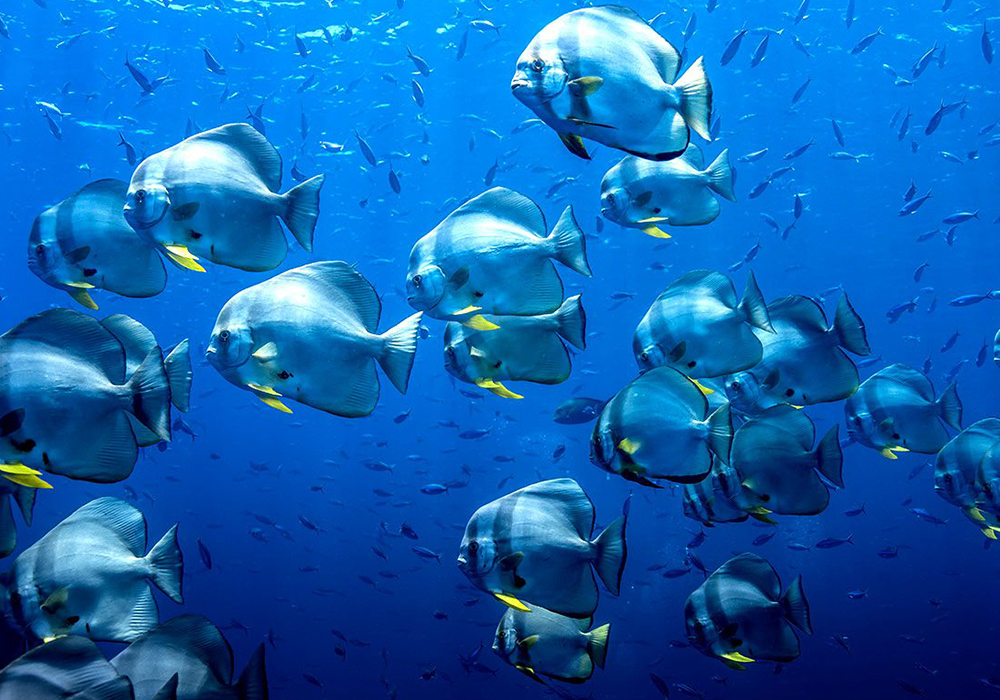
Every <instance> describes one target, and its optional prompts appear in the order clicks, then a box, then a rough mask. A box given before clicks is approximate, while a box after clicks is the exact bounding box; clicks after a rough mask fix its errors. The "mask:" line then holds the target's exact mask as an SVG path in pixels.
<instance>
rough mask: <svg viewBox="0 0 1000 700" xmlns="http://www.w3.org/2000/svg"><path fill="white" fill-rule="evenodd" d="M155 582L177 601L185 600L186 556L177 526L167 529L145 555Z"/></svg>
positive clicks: (169, 596)
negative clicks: (181, 545) (178, 540)
mask: <svg viewBox="0 0 1000 700" xmlns="http://www.w3.org/2000/svg"><path fill="white" fill-rule="evenodd" d="M145 562H146V565H147V566H148V567H149V572H150V578H151V579H152V580H153V584H154V585H155V586H156V587H157V588H159V589H160V590H161V591H163V593H164V594H165V595H166V596H167V597H168V598H170V600H172V601H174V602H175V603H183V602H184V594H183V593H182V592H181V586H182V583H183V580H184V556H183V555H182V554H181V548H180V546H178V544H177V526H176V525H174V526H173V527H172V528H170V529H169V530H167V532H166V534H165V535H163V537H161V538H160V541H159V542H157V543H156V544H155V545H153V548H152V549H151V550H149V554H147V555H146V557H145Z"/></svg>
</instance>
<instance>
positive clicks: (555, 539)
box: [458, 479, 628, 618]
mask: <svg viewBox="0 0 1000 700" xmlns="http://www.w3.org/2000/svg"><path fill="white" fill-rule="evenodd" d="M623 511H624V512H623V515H622V517H620V518H618V519H617V520H615V521H614V522H612V523H611V524H610V525H608V527H607V528H606V529H605V530H604V532H602V533H601V534H600V535H599V536H598V537H597V538H596V539H592V531H593V529H594V504H593V503H591V502H590V499H589V498H588V497H587V494H586V493H584V491H583V489H582V488H580V485H579V484H577V483H576V482H575V481H574V480H573V479H552V480H550V481H540V482H538V483H537V484H532V485H531V486H526V487H525V488H523V489H520V490H518V491H515V492H514V493H511V494H508V495H506V496H503V497H501V498H498V499H497V500H495V501H493V502H491V503H487V504H486V505H485V506H483V507H481V508H480V509H479V510H477V511H476V512H475V513H474V514H473V516H472V518H470V520H469V523H468V525H467V526H466V528H465V536H464V537H463V538H462V545H461V549H460V550H459V556H458V567H459V569H461V570H462V572H463V573H464V574H465V575H466V576H467V577H468V578H469V580H470V581H471V582H472V583H473V584H474V585H475V586H476V587H477V588H479V589H481V590H483V591H485V592H487V593H492V594H493V595H494V596H495V597H496V598H497V599H499V600H500V601H501V602H502V603H504V604H505V605H507V606H508V607H511V608H514V609H515V610H521V611H522V612H527V611H530V610H531V609H532V605H540V606H542V607H543V608H545V609H547V610H551V611H552V612H556V613H559V614H561V615H567V616H569V617H576V618H584V617H590V616H591V615H593V613H594V610H595V609H597V583H596V582H595V581H594V575H593V573H592V571H591V567H593V569H595V570H596V571H597V575H598V576H599V577H600V579H601V581H603V582H604V585H605V587H606V588H607V589H608V590H609V591H610V592H611V593H612V594H614V595H618V592H619V591H620V589H621V579H622V573H623V572H624V570H625V554H626V547H625V524H626V521H627V519H628V501H626V502H625V508H624V509H623Z"/></svg>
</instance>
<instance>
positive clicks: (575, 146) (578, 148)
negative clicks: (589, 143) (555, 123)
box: [559, 134, 590, 160]
mask: <svg viewBox="0 0 1000 700" xmlns="http://www.w3.org/2000/svg"><path fill="white" fill-rule="evenodd" d="M559 138H560V139H561V140H562V142H563V145H564V146H566V148H567V149H569V152H570V153H572V154H573V155H575V156H579V157H580V158H583V159H584V160H590V155H589V154H588V153H587V148H586V147H585V146H584V145H583V139H581V138H580V137H579V136H577V135H576V134H559Z"/></svg>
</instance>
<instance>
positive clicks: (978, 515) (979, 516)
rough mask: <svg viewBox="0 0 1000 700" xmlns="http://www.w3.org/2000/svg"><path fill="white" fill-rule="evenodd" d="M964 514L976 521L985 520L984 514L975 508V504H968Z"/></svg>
mask: <svg viewBox="0 0 1000 700" xmlns="http://www.w3.org/2000/svg"><path fill="white" fill-rule="evenodd" d="M965 514H966V515H968V516H969V517H970V518H972V519H973V520H976V521H978V522H985V520H986V516H985V515H983V513H982V511H981V510H979V509H978V508H976V507H975V506H969V507H968V508H966V509H965Z"/></svg>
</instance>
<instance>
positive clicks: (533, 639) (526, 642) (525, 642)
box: [518, 634, 539, 650]
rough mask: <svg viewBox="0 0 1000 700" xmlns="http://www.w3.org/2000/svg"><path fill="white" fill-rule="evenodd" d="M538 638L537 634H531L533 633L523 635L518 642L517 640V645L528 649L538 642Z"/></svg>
mask: <svg viewBox="0 0 1000 700" xmlns="http://www.w3.org/2000/svg"><path fill="white" fill-rule="evenodd" d="M538 639H539V637H538V635H537V634H533V635H531V636H529V637H525V638H524V639H522V640H521V641H520V642H518V646H520V647H521V648H522V649H525V650H527V649H530V648H531V647H533V646H535V645H536V644H538Z"/></svg>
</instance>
